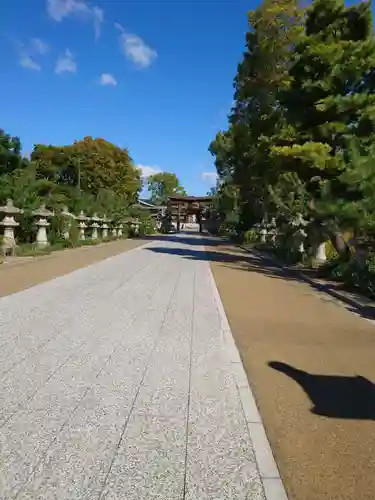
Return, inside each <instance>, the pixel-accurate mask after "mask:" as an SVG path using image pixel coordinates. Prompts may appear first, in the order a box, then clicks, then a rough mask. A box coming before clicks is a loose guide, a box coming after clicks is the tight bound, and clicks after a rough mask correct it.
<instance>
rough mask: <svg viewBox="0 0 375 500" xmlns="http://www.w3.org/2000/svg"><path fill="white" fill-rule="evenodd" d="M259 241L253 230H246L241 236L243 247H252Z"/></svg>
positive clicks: (256, 233) (256, 232) (257, 234)
mask: <svg viewBox="0 0 375 500" xmlns="http://www.w3.org/2000/svg"><path fill="white" fill-rule="evenodd" d="M258 241H259V233H258V231H256V230H255V229H253V228H252V229H248V230H247V231H245V233H244V236H243V242H244V244H245V245H253V244H255V243H257V242H258Z"/></svg>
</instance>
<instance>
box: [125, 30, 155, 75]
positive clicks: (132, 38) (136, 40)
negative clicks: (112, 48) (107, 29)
mask: <svg viewBox="0 0 375 500" xmlns="http://www.w3.org/2000/svg"><path fill="white" fill-rule="evenodd" d="M115 27H116V28H117V29H119V30H120V32H121V34H120V45H121V49H122V51H123V53H124V55H125V56H126V57H127V58H128V59H130V60H131V61H132V62H133V63H134V64H135V65H136V66H138V67H139V68H147V67H148V66H150V64H151V63H152V62H153V61H154V60H155V59H156V58H157V57H158V53H157V52H156V50H154V49H152V48H151V47H150V46H149V45H147V44H146V42H145V41H144V40H142V38H141V37H140V36H138V35H135V34H132V33H126V32H125V30H124V28H123V27H122V26H121V25H120V24H118V23H115Z"/></svg>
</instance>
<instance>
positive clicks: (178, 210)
mask: <svg viewBox="0 0 375 500" xmlns="http://www.w3.org/2000/svg"><path fill="white" fill-rule="evenodd" d="M177 232H178V233H179V232H180V204H179V203H178V205H177Z"/></svg>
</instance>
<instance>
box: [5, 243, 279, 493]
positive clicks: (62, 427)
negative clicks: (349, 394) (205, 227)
mask: <svg viewBox="0 0 375 500" xmlns="http://www.w3.org/2000/svg"><path fill="white" fill-rule="evenodd" d="M192 248H194V249H195V250H201V251H203V250H204V247H203V246H202V241H201V240H200V238H199V236H198V235H196V236H195V235H192V236H189V238H184V236H183V235H180V236H177V237H176V236H174V237H169V238H168V237H167V238H162V239H161V241H155V242H152V243H150V244H149V245H146V246H145V247H142V248H137V249H135V250H132V251H130V252H127V253H124V254H121V255H117V256H115V257H111V258H110V259H107V260H105V261H102V262H100V263H97V264H95V265H92V266H90V267H86V268H84V269H81V270H79V271H76V272H74V273H71V274H68V275H65V276H62V277H60V278H58V279H56V280H53V281H50V282H47V283H43V284H41V285H38V286H35V287H33V288H30V289H28V290H26V291H24V292H20V293H17V294H14V295H11V296H8V297H4V298H2V299H0V346H1V350H0V498H1V499H2V500H8V499H16V498H17V499H23V500H26V499H29V500H31V499H34V500H35V499H43V500H49V499H56V500H63V499H64V500H65V499H67V498H69V499H85V500H89V499H90V500H95V499H97V500H100V499H103V500H104V499H106V500H120V499H121V500H125V499H126V500H136V499H137V500H143V499H144V500H146V499H160V500H184V499H186V500H264V499H265V498H266V494H265V486H264V485H266V491H268V492H270V493H269V495H267V499H268V500H279V499H283V498H284V496H283V495H284V491H283V488H282V484H281V482H280V480H279V477H278V472H277V468H276V466H275V464H274V462H273V457H272V453H271V452H270V449H269V445H268V442H267V437H266V435H265V433H264V429H263V427H262V423H261V420H260V417H259V414H258V412H257V409H256V405H255V401H254V399H253V397H252V393H251V391H250V389H249V387H248V386H247V385H246V378H245V377H244V374H243V371H241V365H240V359H239V356H238V352H237V350H236V348H235V344H234V342H233V338H232V337H231V332H230V329H229V326H228V323H227V321H226V318H225V314H224V312H223V308H222V305H221V301H220V297H219V295H218V292H217V289H216V285H215V284H214V282H213V278H212V274H211V270H210V267H209V262H208V261H204V260H194V259H189V258H183V257H182V254H181V252H182V253H183V254H186V253H188V252H189V249H192ZM241 396H242V397H241ZM249 426H252V427H249ZM249 429H251V431H252V433H253V434H254V436H253V437H254V441H253V440H252V439H251V435H250V432H249ZM259 447H260V448H259ZM270 471H271V472H270ZM271 476H272V477H271ZM276 482H277V487H275V486H274V485H275V484H276ZM273 492H276V493H273Z"/></svg>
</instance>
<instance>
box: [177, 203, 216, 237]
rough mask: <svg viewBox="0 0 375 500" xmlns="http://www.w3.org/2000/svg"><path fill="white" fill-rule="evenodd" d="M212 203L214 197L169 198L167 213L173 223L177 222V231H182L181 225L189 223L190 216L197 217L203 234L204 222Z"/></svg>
mask: <svg viewBox="0 0 375 500" xmlns="http://www.w3.org/2000/svg"><path fill="white" fill-rule="evenodd" d="M212 201H213V197H212V196H169V197H168V201H167V213H168V214H169V215H170V216H171V219H172V221H176V227H177V231H180V229H181V223H184V224H186V223H187V222H188V219H189V216H195V218H196V221H197V223H198V224H199V232H200V233H201V232H202V231H203V222H204V221H205V220H206V219H207V218H208V215H209V209H210V207H211V205H212Z"/></svg>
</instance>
